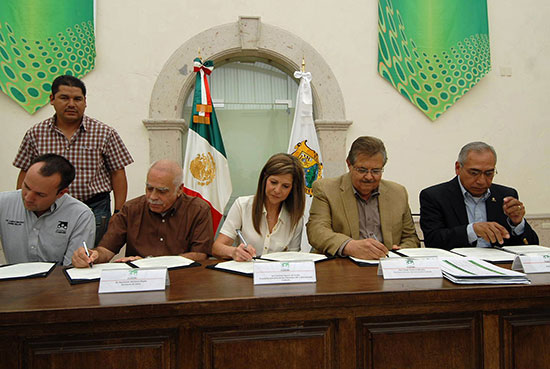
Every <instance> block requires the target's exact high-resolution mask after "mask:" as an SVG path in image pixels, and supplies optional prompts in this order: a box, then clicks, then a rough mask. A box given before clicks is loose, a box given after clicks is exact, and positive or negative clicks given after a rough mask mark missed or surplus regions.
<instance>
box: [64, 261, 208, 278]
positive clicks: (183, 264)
mask: <svg viewBox="0 0 550 369" xmlns="http://www.w3.org/2000/svg"><path fill="white" fill-rule="evenodd" d="M196 266H200V264H199V263H197V262H196V261H193V260H191V259H187V258H185V257H183V256H179V255H171V256H155V257H149V258H143V259H138V260H134V261H132V262H127V263H104V264H94V265H93V266H92V267H91V268H74V267H71V268H67V269H65V270H64V271H63V272H64V273H65V276H66V277H67V279H68V280H69V283H70V284H79V283H87V282H94V281H98V280H99V278H100V277H101V271H102V270H103V269H131V268H162V267H166V268H168V270H173V269H181V268H189V267H196Z"/></svg>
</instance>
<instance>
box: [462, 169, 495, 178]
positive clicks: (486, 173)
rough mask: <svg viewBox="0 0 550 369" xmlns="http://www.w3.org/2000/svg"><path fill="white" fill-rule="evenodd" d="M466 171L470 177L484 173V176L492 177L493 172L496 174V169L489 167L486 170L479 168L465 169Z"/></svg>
mask: <svg viewBox="0 0 550 369" xmlns="http://www.w3.org/2000/svg"><path fill="white" fill-rule="evenodd" d="M466 173H468V174H469V175H470V176H471V177H475V178H478V177H479V176H481V175H484V176H485V177H486V178H489V179H491V178H493V177H494V176H495V174H498V172H497V170H496V169H489V170H486V171H482V170H479V169H466Z"/></svg>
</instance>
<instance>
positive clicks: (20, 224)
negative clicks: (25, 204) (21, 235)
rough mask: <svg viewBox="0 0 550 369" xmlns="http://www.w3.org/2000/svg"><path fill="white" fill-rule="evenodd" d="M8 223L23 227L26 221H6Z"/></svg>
mask: <svg viewBox="0 0 550 369" xmlns="http://www.w3.org/2000/svg"><path fill="white" fill-rule="evenodd" d="M6 223H7V224H8V225H11V226H22V225H23V224H25V221H24V220H15V219H6Z"/></svg>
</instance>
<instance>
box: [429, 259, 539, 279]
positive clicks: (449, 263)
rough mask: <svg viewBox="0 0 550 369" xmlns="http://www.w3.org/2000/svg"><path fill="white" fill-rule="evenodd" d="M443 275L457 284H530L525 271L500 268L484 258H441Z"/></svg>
mask: <svg viewBox="0 0 550 369" xmlns="http://www.w3.org/2000/svg"><path fill="white" fill-rule="evenodd" d="M439 262H440V265H441V271H442V272H443V277H445V278H447V279H448V280H450V281H451V282H453V283H457V284H530V283H531V282H530V281H529V279H527V276H526V275H525V274H524V273H520V272H516V271H513V270H508V269H504V268H500V267H498V266H496V265H493V264H489V263H487V262H485V261H483V260H480V259H477V258H472V257H466V258H440V259H439Z"/></svg>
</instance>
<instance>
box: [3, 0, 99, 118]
mask: <svg viewBox="0 0 550 369" xmlns="http://www.w3.org/2000/svg"><path fill="white" fill-rule="evenodd" d="M93 10H94V0H0V90H1V91H3V92H4V93H5V94H7V95H8V96H9V97H11V98H12V99H13V100H15V101H16V102H17V103H18V104H19V105H21V106H22V107H23V108H24V109H25V110H26V111H27V112H29V113H31V114H33V113H34V112H36V111H37V110H38V109H40V108H41V107H42V106H44V105H46V104H47V103H48V101H49V98H48V97H49V95H50V91H51V82H52V81H53V79H54V78H55V77H57V76H58V75H61V74H71V75H74V76H77V77H81V76H83V75H85V74H86V73H88V72H89V71H91V70H92V69H93V68H94V62H95V56H96V50H95V37H94V19H93V15H94V12H93Z"/></svg>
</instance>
